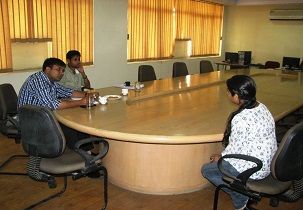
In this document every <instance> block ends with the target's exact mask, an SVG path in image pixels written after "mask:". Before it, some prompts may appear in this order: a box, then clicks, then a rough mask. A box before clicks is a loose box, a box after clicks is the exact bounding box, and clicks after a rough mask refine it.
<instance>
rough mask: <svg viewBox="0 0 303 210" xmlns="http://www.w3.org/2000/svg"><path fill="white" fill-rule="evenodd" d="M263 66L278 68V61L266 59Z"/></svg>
mask: <svg viewBox="0 0 303 210" xmlns="http://www.w3.org/2000/svg"><path fill="white" fill-rule="evenodd" d="M265 68H266V69H274V68H280V63H279V62H277V61H266V62H265Z"/></svg>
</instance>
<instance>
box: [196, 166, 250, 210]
mask: <svg viewBox="0 0 303 210" xmlns="http://www.w3.org/2000/svg"><path fill="white" fill-rule="evenodd" d="M222 166H223V168H224V170H226V171H227V172H228V173H230V174H231V175H233V176H237V175H238V174H239V172H238V171H237V170H236V169H235V168H234V167H233V166H232V165H231V164H229V162H227V161H224V160H223V161H222ZM201 172H202V175H203V176H204V177H205V178H206V179H207V180H208V181H210V182H211V183H212V184H214V185H215V186H218V185H220V184H226V183H225V182H224V181H223V179H222V178H223V174H222V173H221V171H220V170H219V168H218V165H217V162H211V163H208V164H205V165H204V166H203V167H202V169H201ZM223 190H224V191H225V192H226V193H228V194H229V195H230V196H231V199H232V201H233V204H234V207H235V208H236V209H240V208H242V207H244V206H245V205H246V203H247V201H248V199H249V198H248V197H247V196H245V195H242V194H241V193H238V192H235V191H233V190H230V189H228V188H223Z"/></svg>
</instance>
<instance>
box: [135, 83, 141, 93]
mask: <svg viewBox="0 0 303 210" xmlns="http://www.w3.org/2000/svg"><path fill="white" fill-rule="evenodd" d="M134 86H135V91H141V84H140V82H135V85H134Z"/></svg>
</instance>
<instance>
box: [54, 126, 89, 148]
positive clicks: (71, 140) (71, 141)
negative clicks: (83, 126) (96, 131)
mask: <svg viewBox="0 0 303 210" xmlns="http://www.w3.org/2000/svg"><path fill="white" fill-rule="evenodd" d="M60 126H61V129H62V132H63V134H64V136H65V140H66V146H67V147H68V148H70V149H74V148H75V144H76V142H77V141H79V140H81V139H85V138H89V137H90V135H88V134H87V133H82V132H80V131H76V130H74V129H72V128H69V127H67V126H65V125H63V124H61V123H60ZM93 147H94V146H93V144H92V143H87V144H83V145H82V146H81V147H80V148H81V149H83V150H86V151H89V150H91V149H92V148H93Z"/></svg>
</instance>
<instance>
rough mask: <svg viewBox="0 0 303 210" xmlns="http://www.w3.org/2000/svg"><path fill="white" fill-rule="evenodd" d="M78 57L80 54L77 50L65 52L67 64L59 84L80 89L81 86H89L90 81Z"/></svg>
mask: <svg viewBox="0 0 303 210" xmlns="http://www.w3.org/2000/svg"><path fill="white" fill-rule="evenodd" d="M80 58H81V54H80V52H79V51H77V50H70V51H68V53H66V61H67V66H66V68H65V73H64V76H63V77H62V79H61V80H60V84H62V85H64V86H66V87H69V88H72V89H74V90H81V88H82V87H84V88H90V81H89V79H88V78H87V75H86V74H85V72H84V69H83V66H82V64H81V59H80Z"/></svg>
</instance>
